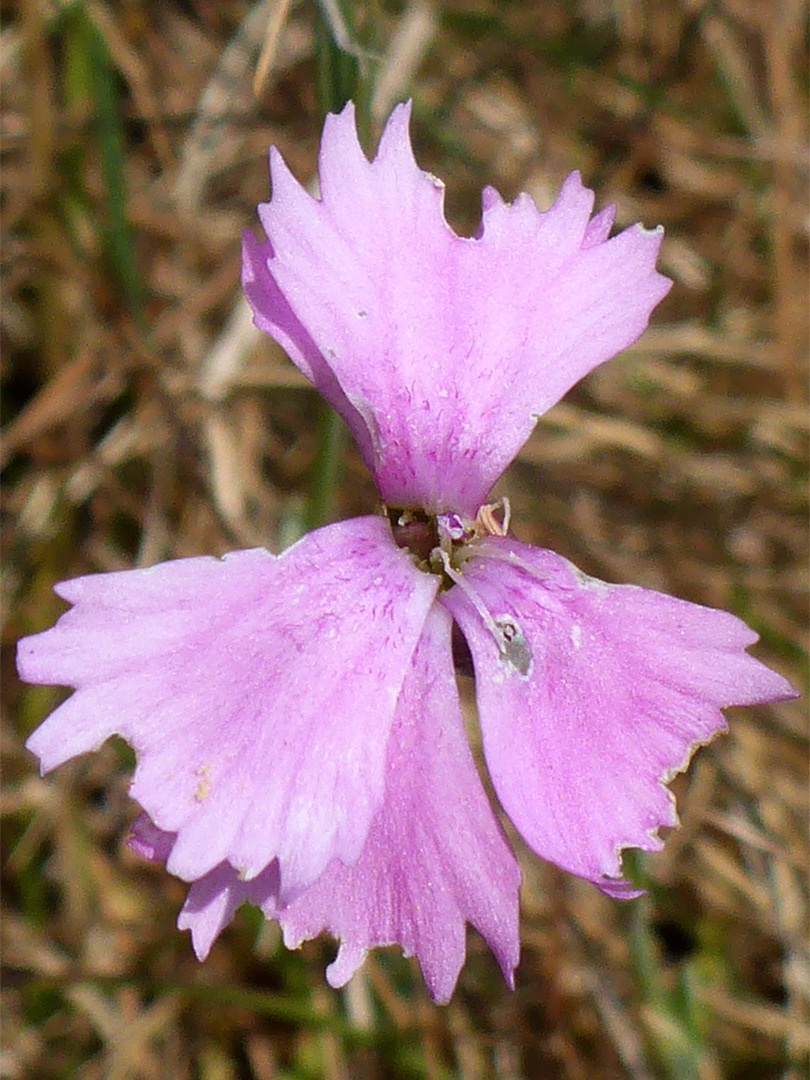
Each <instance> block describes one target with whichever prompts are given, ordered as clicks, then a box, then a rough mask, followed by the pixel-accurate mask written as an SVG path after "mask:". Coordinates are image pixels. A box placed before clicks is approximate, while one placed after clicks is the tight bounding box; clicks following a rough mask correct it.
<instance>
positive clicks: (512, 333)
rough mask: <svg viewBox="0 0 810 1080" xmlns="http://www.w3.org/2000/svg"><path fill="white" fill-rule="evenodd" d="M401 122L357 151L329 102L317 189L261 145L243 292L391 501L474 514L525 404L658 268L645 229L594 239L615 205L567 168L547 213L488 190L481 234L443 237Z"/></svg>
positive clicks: (437, 204)
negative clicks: (261, 234) (263, 187)
mask: <svg viewBox="0 0 810 1080" xmlns="http://www.w3.org/2000/svg"><path fill="white" fill-rule="evenodd" d="M408 118H409V107H408V106H398V107H397V108H396V109H395V110H394V112H393V113H392V115H391V118H390V119H389V121H388V125H387V127H386V129H385V131H384V133H383V136H382V138H381V140H380V146H379V149H378V152H377V155H376V157H375V159H374V161H373V162H371V163H370V162H369V161H368V160H367V159H366V158H365V156H364V154H363V153H362V151H361V149H360V146H359V143H358V140H357V135H356V132H355V126H354V115H353V111H352V108H351V106H347V107H346V109H345V110H344V111H343V112H342V113H341V114H340V115H339V116H329V117H328V118H327V121H326V125H325V127H324V133H323V142H322V147H321V156H320V178H321V199H320V200H317V199H313V198H312V197H310V196H309V195H308V194H307V193H306V192H305V191H304V190H303V188H301V187H300V185H299V184H298V183H297V182H296V181H295V179H294V178H293V177H292V175H291V174H290V173H289V171H288V170H287V168H286V166H285V165H284V163H283V161H282V160H281V157H280V156H279V155H278V153H277V152H275V151H273V152H271V171H272V178H273V197H272V201H271V202H269V203H266V204H263V205H262V206H260V207H259V215H260V218H261V221H262V224H263V226H264V229H265V232H266V234H267V237H268V239H267V241H265V242H264V243H259V242H257V241H255V240H254V239H252V238H250V239H248V240H246V244H245V260H244V284H245V291H246V295H247V297H248V300H249V301H250V303H251V305H252V306H253V309H254V313H255V318H256V323H257V325H258V326H260V327H261V328H262V329H263V330H266V331H267V332H269V333H271V334H272V335H273V336H274V337H275V338H276V339H277V340H278V341H279V342H280V343H281V344H282V345H283V346H284V347H285V348H286V349H287V350H288V352H289V353H290V356H291V358H292V359H293V361H294V362H295V363H296V364H298V366H299V367H300V368H301V370H302V371H303V372H304V374H306V375H307V377H308V378H310V379H312V381H313V382H314V383H315V385H316V386H317V387H318V389H319V390H320V391H321V393H322V394H323V395H324V396H325V397H326V398H327V400H329V401H330V403H331V404H332V405H333V406H334V407H335V408H336V409H337V411H338V412H339V413H340V414H341V415H342V416H343V417H344V418H345V419H346V421H347V423H348V424H349V427H350V428H351V430H352V432H353V433H354V435H355V437H356V438H357V440H358V444H359V446H360V450H361V452H362V453H363V456H364V458H365V460H366V462H367V464H368V466H369V468H370V469H371V470H372V472H373V473H374V475H375V477H376V479H377V483H378V486H379V488H380V491H381V494H382V496H383V499H384V500H385V501H386V502H387V503H388V504H389V505H393V506H397V505H412V506H423V507H425V508H426V509H428V510H435V511H440V510H455V511H457V512H460V513H466V514H468V515H471V516H474V514H475V512H476V511H477V509H478V507H479V505H480V504H481V503H482V502H483V501H484V498H485V496H486V494H487V492H488V491H489V489H490V487H491V486H492V484H493V483H494V481H495V480H496V479H497V477H498V476H499V475H500V473H501V472H502V471H503V469H504V468H505V467H506V465H507V464H508V463H509V462H510V461H511V459H512V458H513V457H514V455H515V454H516V453H517V451H518V450H519V449H520V447H521V445H522V444H523V442H524V441H525V440H526V438H527V437H528V435H529V433H530V432H531V429H532V427H533V424H534V420H535V417H536V416H537V415H538V414H539V413H541V412H544V411H545V410H546V409H548V408H549V407H550V406H551V405H553V404H554V403H555V402H556V401H557V400H559V398H560V397H561V396H562V395H563V394H564V393H565V392H566V391H567V390H568V389H569V388H570V387H571V386H572V385H573V384H574V383H575V382H577V381H578V380H579V379H580V378H582V376H583V375H585V374H586V373H587V372H588V371H590V370H591V369H592V368H594V367H595V366H596V365H598V364H600V363H602V362H603V361H604V360H607V359H608V358H609V357H611V356H613V355H614V354H615V353H616V352H618V351H619V350H620V349H623V348H625V347H626V346H627V345H629V344H631V343H632V342H633V341H635V340H636V338H637V337H638V336H639V335H640V334H641V332H642V331H643V329H644V327H645V326H646V324H647V320H648V318H649V314H650V312H651V310H652V308H653V307H654V306H655V304H656V303H657V302H658V300H660V299H661V297H662V296H663V295H664V293H665V292H666V291H667V289H668V287H669V282H668V281H667V279H665V278H663V277H661V276H660V275H659V274H657V273H656V272H655V258H656V254H657V251H658V247H659V245H660V240H661V237H660V233H657V232H656V233H650V232H646V231H645V230H643V229H640V228H638V227H635V228H632V229H628V230H626V231H625V232H623V233H621V234H620V235H619V236H617V237H615V238H614V239H612V240H606V236H607V232H608V230H609V228H610V224H611V221H612V210H611V209H608V210H606V211H602V212H601V213H600V214H598V215H597V216H596V217H595V218H594V219H593V220H592V221H591V220H590V213H591V208H592V205H593V194H592V193H591V192H590V191H588V190H587V189H586V188H584V187H583V186H582V183H581V181H580V179H579V176H578V174H576V173H573V174H572V175H571V176H570V177H569V178H568V180H566V182H565V184H564V185H563V187H562V190H561V191H560V194H559V196H558V198H557V201H556V202H555V204H554V206H553V207H552V208H551V209H550V210H549V211H547V212H546V213H540V212H539V211H538V210H537V208H536V207H535V205H534V203H533V202H532V201H531V199H530V198H529V197H528V196H526V195H522V196H520V197H519V198H518V199H516V200H515V202H514V203H513V204H512V205H511V206H508V205H506V204H505V203H504V202H503V201H502V200H501V199H500V197H499V196H498V195H497V193H496V192H495V191H493V190H492V189H491V188H488V189H486V191H485V192H484V195H483V206H484V213H483V220H482V225H481V228H480V230H479V232H478V234H477V235H476V236H475V237H473V238H463V237H459V236H457V235H456V234H455V233H454V232H453V231H452V230H451V229H450V227H449V226H448V225H447V223H446V221H445V219H444V215H443V210H442V203H443V188H442V185H441V183H440V182H439V181H437V180H436V179H435V178H434V177H432V176H430V175H429V174H427V173H425V172H422V171H421V170H420V169H419V168H418V166H417V165H416V162H415V161H414V158H413V152H412V150H411V145H410V140H409V136H408Z"/></svg>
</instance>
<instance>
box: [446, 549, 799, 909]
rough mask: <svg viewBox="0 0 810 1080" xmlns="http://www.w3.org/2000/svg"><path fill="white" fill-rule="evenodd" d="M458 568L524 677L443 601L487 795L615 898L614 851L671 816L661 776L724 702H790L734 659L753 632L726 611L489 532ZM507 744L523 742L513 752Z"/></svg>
mask: <svg viewBox="0 0 810 1080" xmlns="http://www.w3.org/2000/svg"><path fill="white" fill-rule="evenodd" d="M478 551H479V554H478V555H476V556H474V557H473V558H471V559H470V560H469V561H468V562H467V563H466V564H465V567H464V573H465V577H466V578H467V580H468V582H469V583H470V584H471V585H472V586H473V587H474V589H475V590H476V593H477V596H478V597H479V598H480V600H481V601H482V602H483V603H484V604H485V605H486V607H487V608H488V610H489V612H490V613H491V615H492V617H493V618H494V619H499V618H501V619H503V618H508V619H511V620H512V622H513V624H514V626H515V627H516V628H517V629H518V630H519V631H520V633H522V635H523V637H524V639H525V642H526V644H527V646H528V649H529V651H530V655H531V664H530V666H529V668H528V671H527V672H526V673H522V672H521V671H519V670H518V669H517V668H516V667H515V666H514V665H513V664H510V663H509V662H508V659H507V658H505V657H504V655H503V654H502V653H501V652H500V651H499V650H498V647H497V644H496V643H495V642H494V641H493V637H492V634H491V633H490V631H489V630H488V629H487V628H486V627H485V626H484V625H483V623H482V621H481V618H480V616H479V614H478V612H477V611H476V610H475V608H474V606H473V605H472V604H471V603H470V601H469V599H468V598H467V596H466V595H465V594H464V592H462V591H461V590H460V589H458V588H454V589H452V590H450V591H449V592H447V593H445V594H443V595H442V597H441V602H442V603H443V604H444V605H445V606H446V607H447V608H448V609H449V610H450V611H451V612H452V614H453V615H454V617H455V618H456V619H457V621H458V623H459V625H460V626H461V629H462V631H463V633H464V635H465V637H466V639H467V642H468V644H469V646H470V650H471V652H472V655H473V660H474V664H475V674H476V693H477V698H478V709H479V717H480V723H481V731H482V735H483V742H484V752H485V756H486V760H487V765H488V767H489V771H490V774H491V776H492V780H493V783H494V785H495V790H496V792H497V794H498V797H499V799H500V800H501V802H502V804H503V806H504V809H505V810H506V812H507V813H508V814H509V816H510V818H511V819H512V821H513V822H514V824H515V826H516V828H517V829H518V830H519V832H520V833H521V834H522V836H523V837H524V838H525V840H526V842H527V843H528V844H529V845H530V846H531V847H532V848H534V850H535V851H537V852H538V854H540V855H542V856H543V857H544V858H547V859H550V860H551V861H553V862H555V863H557V864H558V865H559V866H561V867H563V868H564V869H566V870H570V871H571V872H573V873H576V874H580V875H581V876H582V877H586V878H589V879H590V880H592V881H594V882H595V883H596V884H598V885H599V886H600V888H602V889H604V891H606V892H609V893H612V894H614V895H619V896H626V895H633V893H632V891H631V890H630V887H629V886H628V884H627V883H626V882H624V881H622V880H621V865H620V851H621V849H622V848H623V847H630V846H632V847H640V848H644V849H646V850H651V851H654V850H658V849H659V848H660V847H661V846H662V841H661V840H660V838H659V837H658V835H657V830H658V829H659V828H660V827H661V826H664V825H674V824H676V822H677V817H676V814H675V807H674V801H673V798H672V796H671V793H670V792H669V791H668V790H667V789H666V788H665V787H664V786H663V784H664V782H665V781H666V780H668V779H670V778H671V776H672V775H673V774H674V773H675V772H677V771H679V770H681V769H682V768H684V767H685V765H686V762H687V761H688V759H689V757H690V756H691V753H692V751H693V750H694V749H695V747H696V746H699V745H700V744H701V743H705V742H707V741H708V740H709V739H711V738H712V737H713V736H714V735H715V734H716V733H717V732H719V731H721V730H724V728H725V721H724V718H723V715H722V713H721V711H720V708H721V706H725V705H741V704H753V703H758V702H766V701H776V700H780V699H786V698H790V697H794V696H795V694H794V692H793V690H792V688H791V687H790V686H789V684H788V683H787V682H786V681H785V680H784V679H783V678H782V677H781V676H779V675H777V674H776V673H775V672H772V671H770V670H769V669H768V668H766V667H765V666H764V665H763V664H761V663H759V661H757V660H755V659H754V658H753V657H751V656H748V655H747V654H746V653H745V651H744V650H745V648H746V646H748V645H751V644H753V642H754V641H756V634H754V633H753V632H752V631H751V630H749V629H748V627H747V626H745V624H744V623H742V622H741V621H740V620H739V619H737V618H735V617H734V616H733V615H729V614H727V613H726V612H723V611H716V610H714V609H712V608H705V607H700V606H698V605H697V604H690V603H687V602H686V601H683V600H676V599H673V598H672V597H669V596H665V595H663V594H661V593H657V592H652V591H651V590H647V589H640V588H637V587H635V586H631V585H606V584H604V583H603V582H598V581H595V580H594V579H591V578H587V577H586V576H585V575H583V574H581V573H580V572H579V571H577V570H576V569H575V568H574V567H573V566H571V564H570V563H568V562H566V560H565V559H563V558H561V557H560V556H559V555H555V554H554V553H553V552H551V551H545V550H542V549H539V548H532V547H530V546H529V545H527V544H521V543H519V542H518V541H515V540H512V539H510V538H505V537H504V538H500V537H498V538H495V537H493V538H487V539H486V540H485V541H482V542H481V543H480V545H479V548H478ZM516 748H519V750H518V749H516Z"/></svg>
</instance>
